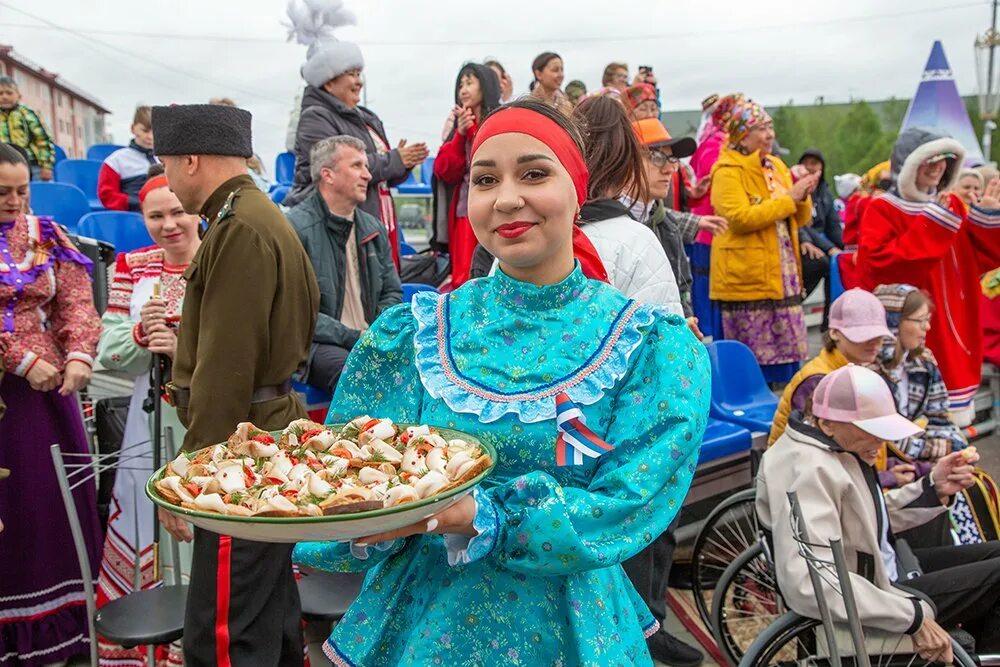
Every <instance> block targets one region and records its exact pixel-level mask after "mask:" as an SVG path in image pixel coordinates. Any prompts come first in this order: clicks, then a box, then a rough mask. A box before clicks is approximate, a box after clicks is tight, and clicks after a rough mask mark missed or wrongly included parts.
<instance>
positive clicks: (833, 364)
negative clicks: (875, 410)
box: [767, 289, 892, 447]
mask: <svg viewBox="0 0 1000 667" xmlns="http://www.w3.org/2000/svg"><path fill="white" fill-rule="evenodd" d="M887 337H888V338H892V332H891V331H889V328H888V327H887V326H886V323H885V307H884V306H883V305H882V302H881V301H879V300H878V297H876V296H875V295H874V294H872V293H871V292H866V291H864V290H861V289H852V290H847V291H846V292H844V293H843V294H841V295H840V297H839V298H838V299H837V300H836V301H834V302H833V305H831V306H830V330H829V331H828V332H827V334H826V340H825V341H824V344H823V349H822V351H820V353H819V356H817V357H815V358H813V359H811V360H810V361H808V362H806V364H805V366H803V367H802V369H801V370H799V372H798V373H796V374H795V376H794V377H793V378H792V380H791V382H789V383H788V384H787V385H786V386H785V391H784V393H782V395H781V401H779V403H778V410H777V411H776V412H775V413H774V422H773V423H772V425H771V435H770V436H769V437H768V439H767V445H768V447H770V446H771V445H773V444H774V443H775V442H776V441H777V440H778V438H779V437H780V436H781V434H782V433H783V432H784V430H785V426H786V425H787V424H788V417H789V415H791V414H792V412H793V411H795V412H801V413H802V414H803V416H808V415H809V407H810V402H811V397H812V393H813V390H814V389H815V388H816V385H817V384H819V381H820V380H822V379H823V376H824V375H826V374H827V373H831V372H833V371H835V370H837V369H838V368H842V367H843V366H846V365H847V364H857V365H859V366H873V365H874V364H875V363H876V361H877V359H878V355H879V352H880V351H881V350H882V341H883V339H884V338H887Z"/></svg>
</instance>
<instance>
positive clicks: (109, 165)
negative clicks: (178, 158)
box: [97, 106, 157, 211]
mask: <svg viewBox="0 0 1000 667" xmlns="http://www.w3.org/2000/svg"><path fill="white" fill-rule="evenodd" d="M156 161H157V160H156V157H155V156H154V155H153V121H152V118H151V112H150V108H149V107H148V106H140V107H136V110H135V116H133V117H132V141H130V142H129V145H128V146H127V147H125V148H120V149H118V150H116V151H115V152H114V153H112V154H111V155H109V156H108V157H107V159H106V160H105V161H104V164H103V165H101V172H100V174H99V175H98V177H97V196H98V197H100V199H101V203H102V204H104V207H105V208H106V209H108V210H111V211H139V210H140V205H139V191H140V190H142V186H143V185H145V184H146V179H147V178H148V174H149V167H150V165H153V164H156Z"/></svg>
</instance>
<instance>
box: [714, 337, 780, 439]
mask: <svg viewBox="0 0 1000 667" xmlns="http://www.w3.org/2000/svg"><path fill="white" fill-rule="evenodd" d="M708 358H709V360H710V361H711V364H712V405H711V410H710V411H709V414H710V415H711V416H712V417H714V418H715V419H721V420H723V421H728V422H732V423H733V424H738V425H739V426H743V427H744V428H748V429H750V430H751V431H753V432H765V433H766V432H768V431H770V430H771V422H772V421H773V420H774V411H775V410H776V409H777V408H778V397H777V396H775V395H774V394H773V393H772V392H771V390H770V389H769V388H768V386H767V382H765V381H764V374H763V373H762V372H761V370H760V365H758V363H757V358H756V357H754V356H753V352H752V351H751V350H750V348H749V347H747V346H746V345H744V344H743V343H740V342H738V341H735V340H720V341H716V342H714V343H712V344H711V345H709V346H708Z"/></svg>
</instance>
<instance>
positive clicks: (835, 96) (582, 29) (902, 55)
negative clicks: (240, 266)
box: [0, 0, 990, 169]
mask: <svg viewBox="0 0 1000 667" xmlns="http://www.w3.org/2000/svg"><path fill="white" fill-rule="evenodd" d="M348 4H349V6H351V7H352V9H353V10H354V11H355V13H356V14H357V17H358V25H357V26H356V27H348V28H345V29H343V30H342V31H341V32H340V36H341V37H342V38H344V39H350V40H353V41H356V42H357V43H358V44H359V45H360V46H361V48H362V51H363V53H364V57H365V61H366V67H365V74H366V81H367V94H368V106H369V107H370V108H371V109H372V110H374V111H375V112H376V113H377V114H378V115H379V116H380V117H381V118H382V120H383V121H384V122H385V125H386V129H387V132H388V134H389V139H390V141H391V142H392V143H395V142H396V141H398V140H399V139H400V138H404V137H405V138H407V139H409V140H410V141H418V140H420V141H427V142H428V144H430V148H431V152H432V153H433V152H435V151H436V149H437V142H438V139H439V137H440V134H439V133H440V130H441V127H442V125H443V123H444V117H445V114H446V113H447V111H448V109H449V108H450V107H451V106H452V104H453V99H452V96H453V90H454V80H455V74H456V73H457V70H458V68H459V66H460V65H461V64H462V63H463V62H464V61H466V60H482V59H483V58H485V57H487V56H494V57H496V58H497V59H499V60H500V61H501V62H502V63H504V65H505V66H506V67H507V68H508V70H509V71H510V72H511V73H512V75H513V77H514V85H515V89H516V90H517V92H518V93H523V92H526V91H527V85H528V83H529V81H530V79H531V74H530V64H531V60H532V59H533V58H534V56H535V55H537V54H538V53H539V52H541V51H545V50H553V51H556V52H558V53H560V54H561V55H562V57H563V59H564V61H565V64H566V80H567V81H568V80H570V79H576V78H578V79H582V80H583V81H584V82H585V83H586V84H587V87H588V88H594V87H596V86H598V85H599V84H600V76H601V71H602V69H603V67H604V65H605V64H606V63H607V62H609V61H611V60H623V61H625V62H627V63H628V64H629V66H630V68H631V71H632V72H633V73H634V71H635V69H636V67H637V66H638V65H652V66H653V67H654V69H655V71H656V74H657V76H658V77H659V80H660V87H661V89H662V91H663V92H662V95H663V102H664V105H665V107H666V109H668V110H669V109H690V108H694V107H696V106H697V105H698V103H699V101H700V100H701V99H702V98H703V97H705V95H707V94H709V93H712V92H719V93H726V92H731V91H733V90H742V91H744V92H746V93H747V94H748V95H750V96H752V97H754V98H755V99H757V100H759V101H762V102H764V103H765V104H768V105H773V104H780V103H784V102H787V101H788V100H790V99H794V100H795V101H796V102H798V103H811V102H812V101H813V100H814V99H815V98H816V97H817V96H820V95H822V96H824V97H825V98H826V100H827V101H845V100H847V99H849V98H850V97H854V98H864V99H870V100H876V99H883V98H886V97H890V96H896V97H909V96H911V95H912V94H913V91H914V90H915V88H916V85H917V83H918V81H919V78H920V74H921V71H922V70H923V66H924V63H925V61H926V59H927V55H928V54H929V52H930V48H931V44H932V43H933V41H934V40H935V39H940V40H942V41H943V43H944V47H945V51H946V53H947V55H948V58H949V60H950V62H951V65H952V69H953V70H954V72H955V77H956V79H957V81H958V86H959V90H960V91H961V92H962V93H963V94H968V93H974V92H975V90H976V74H975V69H974V57H973V48H972V43H973V40H974V39H975V36H976V34H977V33H981V32H983V31H984V30H985V28H986V27H987V26H988V24H989V19H990V13H989V11H990V10H989V3H988V2H986V1H984V0H978V1H969V0H965V1H964V2H963V1H962V0H881V1H880V2H878V3H875V2H871V1H870V0H838V2H829V1H823V2H819V1H816V0H770V1H769V0H758V1H757V2H737V1H736V0H715V1H714V2H708V1H706V0H613V1H609V0H501V1H499V2H469V1H467V0H465V1H460V0H348ZM140 7H141V10H140V9H139V8H140ZM284 11H285V2H284V1H282V0H170V1H169V2H168V1H166V0H144V1H141V2H140V1H137V0H100V2H97V1H95V0H0V43H8V44H12V45H13V46H14V47H15V49H17V51H18V52H19V53H21V54H22V55H24V56H26V57H28V58H30V59H31V60H34V61H35V62H37V63H39V64H40V65H42V66H44V67H45V68H47V69H49V70H51V71H55V72H58V73H59V74H61V75H62V76H63V77H65V79H66V80H67V81H69V82H70V83H72V84H75V85H76V86H78V87H80V88H82V89H83V90H85V91H87V92H88V93H90V94H92V95H94V96H95V97H97V98H98V99H100V100H101V101H102V102H103V103H104V104H105V105H106V106H107V107H108V108H109V109H111V110H112V111H113V112H114V115H113V116H111V118H110V122H109V127H110V129H111V132H112V134H113V136H114V139H115V140H116V141H117V142H120V143H124V142H126V141H127V139H128V126H129V123H130V120H131V114H132V110H133V108H134V107H135V105H136V104H138V103H146V104H169V103H186V102H204V101H207V100H208V98H209V97H211V96H217V95H226V96H230V97H233V98H234V99H236V100H237V101H238V102H239V103H240V104H241V106H244V107H246V108H248V109H250V110H251V111H252V112H253V114H254V145H255V148H256V150H257V151H258V153H259V154H260V155H261V156H262V157H263V158H264V161H265V163H266V164H267V165H268V167H269V169H272V168H273V158H274V155H275V154H276V153H277V152H279V151H281V150H284V137H285V130H286V127H287V123H288V116H289V110H290V109H291V107H292V103H293V100H294V98H295V95H296V94H297V93H298V92H300V90H301V88H302V87H303V85H304V84H303V82H302V79H301V78H300V76H299V68H300V66H301V65H302V62H303V60H304V58H305V47H302V46H299V45H297V44H291V43H287V42H285V41H284V38H285V34H286V30H285V28H284V27H283V26H282V25H281V23H282V21H283V20H284ZM25 12H27V13H28V14H26V13H25ZM29 14H30V15H31V16H29ZM33 17H37V18H33ZM52 24H55V26H58V27H53V25H52ZM59 28H66V29H69V30H72V31H74V32H67V31H66V30H60V29H59ZM122 33H131V34H122Z"/></svg>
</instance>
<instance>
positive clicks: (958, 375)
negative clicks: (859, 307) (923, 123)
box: [857, 128, 1000, 424]
mask: <svg viewBox="0 0 1000 667" xmlns="http://www.w3.org/2000/svg"><path fill="white" fill-rule="evenodd" d="M964 158H965V150H964V149H963V148H962V146H961V144H959V143H958V142H957V141H955V140H954V139H952V138H950V137H947V136H943V135H941V134H939V133H937V132H934V131H932V130H927V129H923V128H910V129H908V130H906V131H905V132H903V133H902V134H901V135H900V136H899V139H898V140H897V141H896V146H895V148H894V149H893V153H892V174H893V176H894V178H895V185H894V186H893V187H892V189H891V190H890V191H889V192H886V193H885V194H882V195H878V196H876V197H874V198H872V200H871V202H870V203H869V204H868V205H867V207H866V208H865V210H864V218H863V220H862V223H861V240H860V244H859V249H858V261H857V268H858V277H859V279H860V281H861V287H862V288H864V289H867V290H872V289H874V288H875V287H876V286H877V285H879V284H882V283H892V282H900V281H906V282H907V283H909V284H911V285H914V286H916V287H918V288H919V289H922V290H924V291H926V292H927V293H928V294H929V295H930V297H931V300H932V301H933V302H934V303H935V304H937V308H936V309H935V310H934V314H933V317H932V321H931V330H930V332H929V334H928V336H927V347H928V348H929V349H930V350H931V351H932V352H934V355H935V356H936V357H937V360H938V362H939V364H940V367H941V375H942V376H943V377H944V382H945V384H946V385H947V387H948V396H949V399H950V401H951V408H952V410H953V411H954V412H955V413H956V415H955V416H956V421H957V422H958V423H959V424H962V422H963V421H965V422H966V423H967V422H968V421H969V416H970V415H969V406H970V405H971V401H972V398H973V396H974V395H975V393H976V390H977V389H978V388H979V384H980V382H981V379H982V378H981V373H982V364H983V327H982V321H981V319H980V313H979V303H978V301H979V298H980V297H979V294H980V291H981V287H980V284H979V278H980V276H981V275H982V274H983V273H985V272H987V271H990V270H993V269H995V268H996V267H997V266H998V265H1000V180H997V179H994V180H993V181H992V182H991V183H990V184H989V186H988V187H987V188H986V192H985V193H984V195H983V197H982V198H981V199H980V201H979V205H978V206H972V207H971V208H969V209H966V207H965V204H963V203H962V201H961V200H960V199H959V198H958V197H957V196H956V195H954V194H950V193H944V191H946V190H947V189H948V188H949V187H950V186H951V185H953V181H954V180H956V179H957V176H958V170H959V169H960V168H961V165H962V160H963V159H964ZM939 193H944V194H939Z"/></svg>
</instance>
